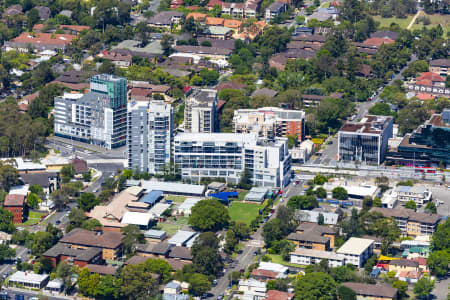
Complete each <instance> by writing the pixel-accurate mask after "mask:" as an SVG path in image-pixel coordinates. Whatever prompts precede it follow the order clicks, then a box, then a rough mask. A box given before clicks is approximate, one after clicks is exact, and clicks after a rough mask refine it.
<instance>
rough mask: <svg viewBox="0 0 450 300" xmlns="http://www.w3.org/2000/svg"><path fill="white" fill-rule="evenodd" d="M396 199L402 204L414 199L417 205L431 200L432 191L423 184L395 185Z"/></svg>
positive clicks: (419, 205)
mask: <svg viewBox="0 0 450 300" xmlns="http://www.w3.org/2000/svg"><path fill="white" fill-rule="evenodd" d="M395 192H396V193H397V201H400V202H402V203H403V204H404V203H406V202H408V201H411V200H412V201H414V202H415V203H416V205H417V206H418V207H421V206H422V205H424V204H426V203H427V202H430V201H431V200H432V192H431V191H430V190H429V189H427V188H426V187H423V186H403V185H400V186H397V187H396V189H395Z"/></svg>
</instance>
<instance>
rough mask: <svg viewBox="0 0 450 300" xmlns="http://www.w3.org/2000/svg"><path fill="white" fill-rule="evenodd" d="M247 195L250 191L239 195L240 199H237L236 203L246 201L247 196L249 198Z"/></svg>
mask: <svg viewBox="0 0 450 300" xmlns="http://www.w3.org/2000/svg"><path fill="white" fill-rule="evenodd" d="M247 194H248V191H244V192H240V193H239V195H238V198H237V199H235V200H234V201H241V202H242V201H244V199H245V196H247Z"/></svg>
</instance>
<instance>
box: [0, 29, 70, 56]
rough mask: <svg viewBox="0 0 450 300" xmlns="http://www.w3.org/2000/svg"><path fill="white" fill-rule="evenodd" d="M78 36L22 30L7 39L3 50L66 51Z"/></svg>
mask: <svg viewBox="0 0 450 300" xmlns="http://www.w3.org/2000/svg"><path fill="white" fill-rule="evenodd" d="M76 37H77V36H76V35H71V34H55V33H36V34H34V33H31V32H22V33H21V34H20V35H19V36H18V37H16V38H14V39H12V40H10V41H6V42H5V44H4V46H3V51H10V50H17V51H18V52H21V53H27V52H28V51H29V50H33V51H44V50H54V51H56V50H62V51H63V52H64V51H65V50H66V48H67V46H68V45H69V44H70V43H72V40H73V39H75V38H76Z"/></svg>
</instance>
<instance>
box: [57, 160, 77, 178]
mask: <svg viewBox="0 0 450 300" xmlns="http://www.w3.org/2000/svg"><path fill="white" fill-rule="evenodd" d="M60 174H61V176H62V177H63V181H64V182H69V180H70V178H73V176H75V169H74V168H73V165H72V164H68V165H65V166H63V167H62V168H61V171H60Z"/></svg>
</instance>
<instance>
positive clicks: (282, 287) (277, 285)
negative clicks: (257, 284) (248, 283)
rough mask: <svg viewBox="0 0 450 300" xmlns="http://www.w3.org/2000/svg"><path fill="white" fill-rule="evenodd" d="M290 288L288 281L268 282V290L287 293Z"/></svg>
mask: <svg viewBox="0 0 450 300" xmlns="http://www.w3.org/2000/svg"><path fill="white" fill-rule="evenodd" d="M288 288H289V285H288V281H287V280H286V279H276V280H269V281H268V282H267V290H268V291H270V290H277V291H282V292H287V290H288Z"/></svg>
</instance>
